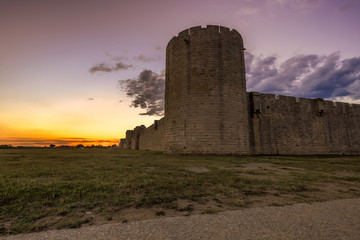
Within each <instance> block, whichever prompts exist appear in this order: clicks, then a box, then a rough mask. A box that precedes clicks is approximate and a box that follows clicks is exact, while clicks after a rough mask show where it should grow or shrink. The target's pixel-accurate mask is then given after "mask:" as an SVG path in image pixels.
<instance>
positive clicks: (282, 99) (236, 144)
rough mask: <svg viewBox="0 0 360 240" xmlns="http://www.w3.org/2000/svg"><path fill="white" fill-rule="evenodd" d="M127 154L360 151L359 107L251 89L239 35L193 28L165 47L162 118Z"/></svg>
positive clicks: (140, 132)
mask: <svg viewBox="0 0 360 240" xmlns="http://www.w3.org/2000/svg"><path fill="white" fill-rule="evenodd" d="M120 147H121V148H124V149H140V150H156V151H164V152H165V153H180V154H360V105H358V104H348V103H339V102H332V101H327V100H323V99H307V98H295V97H289V96H275V95H273V94H262V93H257V92H251V93H247V92H246V81H245V63H244V47H243V40H242V38H241V36H240V34H239V33H238V32H237V31H235V30H231V31H230V30H229V29H228V28H225V27H219V26H207V27H206V28H202V27H194V28H190V29H187V30H185V31H182V32H180V33H179V35H178V36H176V37H174V38H172V39H171V41H170V42H169V44H168V46H167V49H166V81H165V117H164V118H162V119H161V120H159V121H155V123H154V124H153V125H151V126H150V127H148V128H145V127H144V126H138V127H136V128H135V129H134V130H128V131H127V132H126V138H125V139H122V140H121V141H120Z"/></svg>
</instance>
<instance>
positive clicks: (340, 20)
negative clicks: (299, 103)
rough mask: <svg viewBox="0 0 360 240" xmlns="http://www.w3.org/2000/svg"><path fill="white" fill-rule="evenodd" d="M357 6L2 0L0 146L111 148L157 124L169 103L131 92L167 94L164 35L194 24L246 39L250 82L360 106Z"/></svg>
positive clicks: (298, 0) (258, 0)
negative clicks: (140, 128)
mask: <svg viewBox="0 0 360 240" xmlns="http://www.w3.org/2000/svg"><path fill="white" fill-rule="evenodd" d="M359 13H360V1H358V0H341V1H340V0H221V1H215V0H207V1H197V0H181V1H179V0H178V1H172V0H147V1H145V0H141V1H140V0H131V1H125V0H1V1H0V144H12V145H24V146H29V145H37V146H44V145H49V144H50V143H53V144H56V145H62V144H72V145H76V144H79V143H82V144H84V145H89V144H103V145H109V144H113V143H117V142H118V141H119V138H122V137H124V136H125V131H126V130H127V129H132V128H134V127H135V126H137V125H141V124H144V125H146V126H149V125H151V124H152V123H153V121H154V120H155V119H159V118H160V116H157V115H153V114H154V113H155V114H156V113H159V111H161V108H159V106H155V107H154V106H152V105H151V104H150V105H149V102H146V101H147V100H146V101H145V103H147V106H146V107H147V108H144V109H142V108H141V107H134V105H136V106H143V107H145V106H144V105H143V103H144V102H137V104H136V102H133V100H134V97H136V96H137V93H138V92H137V91H139V88H140V91H150V90H151V91H154V95H153V98H154V99H150V100H153V101H157V100H158V99H159V98H161V96H162V91H163V88H162V87H161V86H162V84H163V75H162V71H163V70H164V68H165V48H166V44H167V43H168V41H169V40H170V39H171V38H172V37H173V36H175V35H177V33H178V32H180V31H182V30H184V29H186V28H189V27H192V26H197V25H202V26H206V25H209V24H211V25H222V26H227V27H229V28H234V29H236V30H237V31H238V32H239V33H240V34H241V35H242V36H243V38H244V44H245V47H246V55H245V56H246V64H247V65H246V68H247V81H248V82H247V85H248V86H247V90H248V91H259V92H264V93H274V94H282V95H291V96H297V97H310V98H315V97H323V98H325V99H331V100H335V101H346V102H352V103H360V26H359V23H360V14H359ZM126 80H128V81H126ZM150 81H151V83H150ZM131 83H136V84H138V85H136V86H137V88H136V89H135V88H134V85H131ZM141 84H144V85H141ZM140 85H141V86H140ZM154 86H156V89H155V90H154V88H153V87H154ZM149 89H150V90H149ZM128 95H130V96H128ZM150 100H149V101H150ZM153 103H154V102H153ZM156 103H157V104H159V102H156ZM131 105H133V106H131ZM140 114H143V115H140ZM144 114H145V115H144ZM149 114H150V115H149ZM151 114H152V115H151Z"/></svg>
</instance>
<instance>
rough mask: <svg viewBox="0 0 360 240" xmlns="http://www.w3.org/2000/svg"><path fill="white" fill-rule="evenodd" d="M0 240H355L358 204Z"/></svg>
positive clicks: (287, 208)
mask: <svg viewBox="0 0 360 240" xmlns="http://www.w3.org/2000/svg"><path fill="white" fill-rule="evenodd" d="M0 239H11V240H12V239H20V240H24V239H27V240H31V239H33V240H39V239H54V240H55V239H59V240H60V239H61V240H63V239H79V240H84V239H94V240H99V239H207V240H210V239H317V240H319V239H326V240H328V239H360V198H358V199H346V200H335V201H329V202H322V203H313V204H295V205H292V206H284V207H264V208H250V209H245V210H237V211H227V212H222V213H218V214H211V215H193V216H189V217H172V218H159V219H152V220H145V221H138V222H130V223H126V224H122V223H117V224H106V225H100V226H89V227H83V228H80V229H70V230H54V231H47V232H40V233H30V234H21V235H15V236H10V237H7V238H4V237H2V238H0Z"/></svg>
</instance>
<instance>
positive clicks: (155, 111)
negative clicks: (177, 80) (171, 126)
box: [119, 70, 165, 116]
mask: <svg viewBox="0 0 360 240" xmlns="http://www.w3.org/2000/svg"><path fill="white" fill-rule="evenodd" d="M119 83H120V85H121V86H122V88H123V89H124V90H125V91H126V94H127V96H129V97H131V98H133V100H132V103H131V106H132V107H135V108H138V107H140V108H142V109H145V110H146V112H145V113H141V114H140V115H156V116H161V115H163V114H164V92H165V75H164V74H163V72H162V73H161V74H157V73H154V72H153V71H151V70H144V71H142V72H141V73H140V74H139V76H138V77H137V78H135V79H127V80H120V81H119Z"/></svg>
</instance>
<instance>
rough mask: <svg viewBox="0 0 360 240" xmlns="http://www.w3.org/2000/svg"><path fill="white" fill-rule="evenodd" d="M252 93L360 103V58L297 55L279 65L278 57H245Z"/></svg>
mask: <svg viewBox="0 0 360 240" xmlns="http://www.w3.org/2000/svg"><path fill="white" fill-rule="evenodd" d="M245 59H246V60H245V64H246V76H247V85H248V90H250V91H258V92H268V93H274V94H283V95H293V96H297V97H310V98H316V97H320V98H336V97H344V96H349V97H351V98H352V99H354V100H356V99H360V93H359V90H360V57H358V58H351V59H345V60H341V58H340V53H339V52H335V53H333V54H330V55H323V56H322V55H297V56H294V57H291V58H289V59H287V60H285V61H284V62H283V63H278V62H277V61H278V58H277V57H276V56H270V57H255V56H254V55H252V54H251V53H246V55H245Z"/></svg>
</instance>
